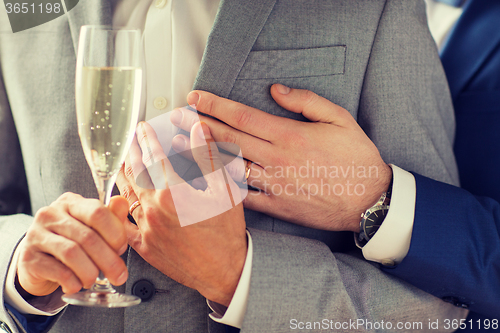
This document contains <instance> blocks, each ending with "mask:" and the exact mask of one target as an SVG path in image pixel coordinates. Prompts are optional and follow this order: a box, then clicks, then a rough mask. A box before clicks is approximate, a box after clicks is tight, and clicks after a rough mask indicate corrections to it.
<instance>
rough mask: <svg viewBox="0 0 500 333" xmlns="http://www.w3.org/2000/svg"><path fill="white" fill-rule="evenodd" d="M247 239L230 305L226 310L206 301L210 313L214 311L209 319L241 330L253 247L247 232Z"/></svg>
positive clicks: (245, 308) (245, 309)
mask: <svg viewBox="0 0 500 333" xmlns="http://www.w3.org/2000/svg"><path fill="white" fill-rule="evenodd" d="M247 237H248V250H247V257H246V259H245V265H244V266H243V271H242V272H241V277H240V281H239V282H238V285H237V286H236V291H235V292H234V295H233V299H232V300H231V303H229V307H227V309H226V307H225V306H223V305H221V304H218V303H215V302H212V301H210V300H208V299H207V304H208V306H209V307H210V309H211V310H212V311H214V312H212V313H211V314H209V316H210V318H212V319H213V320H214V321H216V322H218V323H221V324H225V325H229V326H233V327H236V328H241V324H242V323H243V319H244V318H245V313H246V311H247V303H248V293H249V291H250V276H251V275H252V257H253V246H252V236H250V233H249V232H248V230H247Z"/></svg>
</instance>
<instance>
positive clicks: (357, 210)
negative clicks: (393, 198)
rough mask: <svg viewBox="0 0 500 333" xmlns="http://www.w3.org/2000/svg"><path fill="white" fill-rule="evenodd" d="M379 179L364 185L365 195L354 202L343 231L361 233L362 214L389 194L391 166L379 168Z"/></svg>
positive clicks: (385, 165) (384, 165)
mask: <svg viewBox="0 0 500 333" xmlns="http://www.w3.org/2000/svg"><path fill="white" fill-rule="evenodd" d="M378 170H379V174H378V177H376V178H373V179H371V180H372V181H371V182H368V183H366V184H364V189H365V193H364V194H363V195H361V196H359V197H358V200H353V205H352V209H350V212H349V213H348V217H346V219H345V223H346V225H345V227H344V228H343V230H345V231H352V232H356V233H357V232H359V223H360V219H361V216H362V214H364V213H365V212H366V211H367V210H368V209H370V208H371V207H373V206H374V205H375V204H377V202H378V201H379V200H380V198H381V197H382V195H383V194H384V193H387V191H388V190H389V186H390V184H391V181H392V169H391V167H390V166H389V165H387V164H385V163H384V164H383V165H382V166H381V167H380V168H378Z"/></svg>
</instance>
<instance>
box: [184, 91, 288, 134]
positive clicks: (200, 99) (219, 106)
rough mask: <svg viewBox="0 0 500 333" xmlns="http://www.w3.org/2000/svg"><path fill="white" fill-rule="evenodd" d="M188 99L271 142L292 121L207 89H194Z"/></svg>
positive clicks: (224, 119) (198, 107) (225, 120)
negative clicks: (212, 92)
mask: <svg viewBox="0 0 500 333" xmlns="http://www.w3.org/2000/svg"><path fill="white" fill-rule="evenodd" d="M187 100H188V103H189V104H190V105H191V104H195V105H196V110H198V111H200V112H202V113H205V114H207V115H209V116H212V117H215V118H217V119H219V120H221V121H223V122H225V123H226V124H228V125H229V126H231V127H234V128H236V129H238V130H240V131H242V132H245V133H248V134H250V135H252V136H255V137H257V138H261V139H263V140H266V141H270V142H272V141H274V139H276V138H279V136H280V133H282V131H283V129H284V128H287V124H288V123H289V122H291V121H292V120H290V119H286V118H281V117H278V116H273V115H271V114H268V113H266V112H264V111H261V110H259V109H255V108H252V107H249V106H246V105H244V104H241V103H237V102H234V101H231V100H228V99H225V98H222V97H218V96H216V95H214V94H211V93H209V92H206V91H201V90H196V91H192V92H190V93H189V94H188V96H187ZM203 121H205V120H203ZM217 140H218V139H217ZM218 141H221V140H218ZM222 141H223V140H222Z"/></svg>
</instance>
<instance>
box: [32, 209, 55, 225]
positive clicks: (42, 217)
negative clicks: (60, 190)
mask: <svg viewBox="0 0 500 333" xmlns="http://www.w3.org/2000/svg"><path fill="white" fill-rule="evenodd" d="M52 210H53V208H52V207H49V206H46V207H42V208H40V209H39V210H38V211H37V212H36V214H35V222H42V223H43V222H45V221H48V220H51V219H52V218H53V212H52Z"/></svg>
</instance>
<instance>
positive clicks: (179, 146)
mask: <svg viewBox="0 0 500 333" xmlns="http://www.w3.org/2000/svg"><path fill="white" fill-rule="evenodd" d="M172 147H173V148H174V150H176V151H184V150H185V149H186V141H184V138H183V137H180V136H178V135H177V136H174V138H173V139H172Z"/></svg>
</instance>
